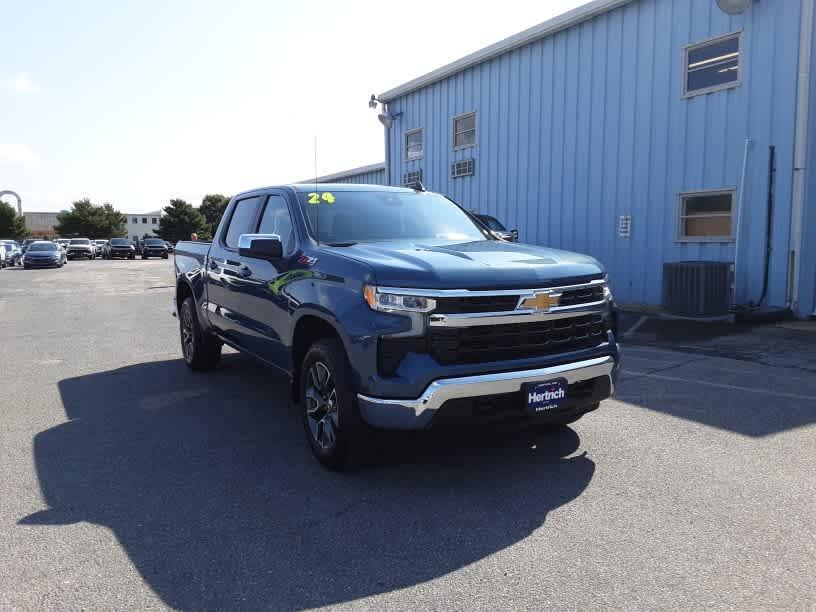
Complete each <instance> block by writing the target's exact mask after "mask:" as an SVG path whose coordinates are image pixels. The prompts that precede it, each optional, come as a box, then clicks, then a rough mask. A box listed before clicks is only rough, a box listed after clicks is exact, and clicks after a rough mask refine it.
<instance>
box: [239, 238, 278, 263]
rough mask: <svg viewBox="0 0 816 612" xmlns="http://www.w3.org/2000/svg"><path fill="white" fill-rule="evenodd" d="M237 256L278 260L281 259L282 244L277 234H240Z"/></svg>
mask: <svg viewBox="0 0 816 612" xmlns="http://www.w3.org/2000/svg"><path fill="white" fill-rule="evenodd" d="M238 254H239V255H240V256H241V257H254V258H255V259H280V258H281V257H283V243H282V242H281V239H280V236H278V235H277V234H241V236H240V237H239V238H238Z"/></svg>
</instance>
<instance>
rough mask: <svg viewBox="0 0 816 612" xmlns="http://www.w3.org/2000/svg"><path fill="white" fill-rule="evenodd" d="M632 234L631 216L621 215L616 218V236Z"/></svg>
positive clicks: (621, 236)
mask: <svg viewBox="0 0 816 612" xmlns="http://www.w3.org/2000/svg"><path fill="white" fill-rule="evenodd" d="M631 235H632V217H631V216H630V215H623V216H621V217H620V218H618V237H619V238H629V237H630V236H631Z"/></svg>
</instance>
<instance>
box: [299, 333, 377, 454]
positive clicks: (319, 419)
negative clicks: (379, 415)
mask: <svg viewBox="0 0 816 612" xmlns="http://www.w3.org/2000/svg"><path fill="white" fill-rule="evenodd" d="M351 380H352V376H351V368H350V367H349V363H348V358H347V357H346V352H345V351H344V350H343V345H342V344H341V343H340V341H339V340H337V339H329V338H327V339H323V340H319V341H317V342H316V343H315V344H313V345H312V346H311V348H309V350H308V351H307V353H306V356H305V357H304V358H303V364H302V365H301V368H300V389H299V390H300V412H301V415H302V418H303V426H304V428H305V430H306V438H307V440H308V441H309V446H310V447H311V448H312V452H313V453H314V455H315V457H316V458H317V459H318V461H320V463H322V464H323V465H325V466H326V467H329V468H331V469H334V470H343V469H347V468H350V467H352V466H353V465H354V464H355V463H357V459H358V458H359V456H360V454H361V452H362V450H363V444H364V439H363V435H364V425H363V422H362V420H361V418H360V413H359V410H358V407H357V397H356V394H355V392H354V388H353V387H352V385H351V382H350V381H351Z"/></svg>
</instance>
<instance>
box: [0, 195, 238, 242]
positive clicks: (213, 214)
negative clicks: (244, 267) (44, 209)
mask: <svg viewBox="0 0 816 612" xmlns="http://www.w3.org/2000/svg"><path fill="white" fill-rule="evenodd" d="M229 201H230V198H229V197H228V196H224V195H221V194H209V195H206V196H204V198H203V199H202V200H201V205H200V206H199V207H197V208H196V207H195V206H193V205H192V204H190V203H189V202H186V201H185V200H182V199H178V198H175V199H172V200H170V203H169V205H168V206H165V207H164V208H163V209H162V213H163V214H162V215H161V217H160V218H159V227H158V229H156V230H154V233H155V235H156V236H158V237H159V238H161V239H162V240H168V241H170V242H177V241H179V240H189V239H190V236H191V235H192V234H194V233H195V234H197V235H198V237H199V239H201V240H210V239H211V238H212V236H213V234H215V230H216V228H217V227H218V223H219V222H220V221H221V216H222V215H223V214H224V211H225V210H226V208H227V204H228V203H229ZM126 222H127V217H125V215H123V214H122V213H120V212H119V211H118V210H116V209H115V208H114V207H113V206H112V205H111V204H110V203H109V202H104V203H101V204H94V203H93V202H91V200H89V199H88V198H84V199H82V200H77V201H76V202H73V203H72V204H71V209H70V210H66V211H63V212H61V213H59V214H58V215H57V225H56V227H55V228H54V230H55V231H56V232H57V234H59V235H60V236H63V237H72V236H81V237H83V238H90V239H92V240H94V239H101V238H117V237H124V236H125V235H126V229H125V226H126ZM27 233H28V232H27V230H26V227H25V219H24V217H21V216H19V215H18V214H17V211H16V210H14V208H13V207H12V206H10V205H9V204H6V203H5V202H2V201H0V238H11V239H15V240H19V239H21V238H24V237H25V236H26V235H27Z"/></svg>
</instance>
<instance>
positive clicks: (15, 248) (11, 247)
mask: <svg viewBox="0 0 816 612" xmlns="http://www.w3.org/2000/svg"><path fill="white" fill-rule="evenodd" d="M0 243H2V244H3V245H5V247H6V265H9V266H19V265H20V260H21V259H22V258H23V250H22V248H21V247H20V245H19V244H17V241H16V240H0Z"/></svg>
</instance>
